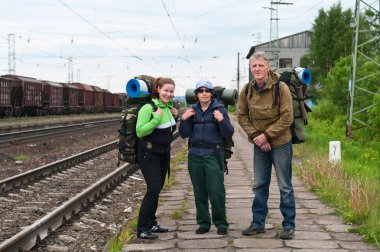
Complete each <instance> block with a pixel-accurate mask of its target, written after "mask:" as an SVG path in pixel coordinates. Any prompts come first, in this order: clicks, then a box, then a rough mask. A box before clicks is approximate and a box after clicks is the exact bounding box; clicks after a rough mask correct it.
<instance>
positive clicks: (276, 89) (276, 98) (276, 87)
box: [273, 80, 280, 106]
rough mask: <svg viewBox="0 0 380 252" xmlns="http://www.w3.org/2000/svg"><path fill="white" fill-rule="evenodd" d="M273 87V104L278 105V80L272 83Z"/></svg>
mask: <svg viewBox="0 0 380 252" xmlns="http://www.w3.org/2000/svg"><path fill="white" fill-rule="evenodd" d="M273 88H274V91H273V93H274V99H273V104H274V105H275V106H277V105H278V103H279V101H278V100H279V98H280V80H278V81H277V82H276V83H275V84H274V85H273Z"/></svg>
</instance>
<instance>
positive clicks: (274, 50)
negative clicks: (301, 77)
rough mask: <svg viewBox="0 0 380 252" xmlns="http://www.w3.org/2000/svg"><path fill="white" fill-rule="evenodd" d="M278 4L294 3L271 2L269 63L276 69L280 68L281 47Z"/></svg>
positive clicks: (280, 0) (279, 0)
mask: <svg viewBox="0 0 380 252" xmlns="http://www.w3.org/2000/svg"><path fill="white" fill-rule="evenodd" d="M278 5H293V3H285V2H283V1H282V0H278V1H271V2H270V8H269V9H270V27H269V63H270V64H271V66H272V67H273V68H274V69H276V68H279V58H280V49H279V46H280V45H279V41H278V10H277V8H278Z"/></svg>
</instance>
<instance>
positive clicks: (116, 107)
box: [112, 94, 121, 112]
mask: <svg viewBox="0 0 380 252" xmlns="http://www.w3.org/2000/svg"><path fill="white" fill-rule="evenodd" d="M112 107H113V111H114V112H121V99H120V94H112Z"/></svg>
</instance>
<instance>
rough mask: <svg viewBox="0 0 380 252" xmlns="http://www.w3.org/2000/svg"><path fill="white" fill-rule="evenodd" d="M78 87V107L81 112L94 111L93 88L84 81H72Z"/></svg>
mask: <svg viewBox="0 0 380 252" xmlns="http://www.w3.org/2000/svg"><path fill="white" fill-rule="evenodd" d="M71 85H74V86H76V87H78V88H79V107H80V112H81V113H92V112H94V90H93V89H92V88H91V86H90V85H87V84H84V83H79V82H76V83H72V84H71Z"/></svg>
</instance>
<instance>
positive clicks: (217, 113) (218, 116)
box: [214, 109, 224, 122]
mask: <svg viewBox="0 0 380 252" xmlns="http://www.w3.org/2000/svg"><path fill="white" fill-rule="evenodd" d="M214 118H215V119H216V120H217V121H218V122H221V121H222V120H223V119H224V117H223V114H222V113H221V112H220V111H219V110H217V109H216V110H214Z"/></svg>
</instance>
